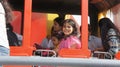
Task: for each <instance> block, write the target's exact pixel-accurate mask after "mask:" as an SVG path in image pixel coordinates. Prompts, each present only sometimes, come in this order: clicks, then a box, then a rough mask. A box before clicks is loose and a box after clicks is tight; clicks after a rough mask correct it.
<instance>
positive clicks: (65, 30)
mask: <svg viewBox="0 0 120 67" xmlns="http://www.w3.org/2000/svg"><path fill="white" fill-rule="evenodd" d="M72 32H73V27H72V26H71V25H70V24H69V23H64V25H63V33H64V34H65V35H70V34H71V33H72Z"/></svg>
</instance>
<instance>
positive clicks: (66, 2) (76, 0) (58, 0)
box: [8, 0, 120, 34]
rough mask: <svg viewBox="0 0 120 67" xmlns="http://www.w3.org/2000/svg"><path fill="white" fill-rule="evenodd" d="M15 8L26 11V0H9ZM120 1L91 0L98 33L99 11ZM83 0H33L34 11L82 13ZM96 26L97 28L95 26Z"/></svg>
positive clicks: (91, 10) (91, 12)
mask: <svg viewBox="0 0 120 67" xmlns="http://www.w3.org/2000/svg"><path fill="white" fill-rule="evenodd" d="M8 1H9V2H10V4H11V6H12V7H13V10H17V11H24V0H19V1H16V0H8ZM119 3H120V0H89V8H88V9H89V10H88V11H89V16H90V23H91V25H92V26H93V28H92V29H94V31H93V34H96V33H97V26H95V25H97V23H96V22H97V21H98V13H100V12H102V11H106V10H108V9H110V8H112V7H113V6H115V5H117V4H119ZM80 10H81V0H33V1H32V11H33V12H41V13H57V14H58V15H59V16H62V17H64V16H65V15H66V14H76V15H80V14H81V11H80ZM95 27H96V28H95Z"/></svg>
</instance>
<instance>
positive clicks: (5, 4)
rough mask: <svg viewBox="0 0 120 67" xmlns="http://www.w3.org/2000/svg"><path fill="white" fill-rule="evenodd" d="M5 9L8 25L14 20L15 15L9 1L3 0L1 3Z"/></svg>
mask: <svg viewBox="0 0 120 67" xmlns="http://www.w3.org/2000/svg"><path fill="white" fill-rule="evenodd" d="M1 3H2V5H3V8H4V9H5V17H6V23H10V22H12V20H13V13H12V9H11V6H10V4H9V3H8V0H2V1H1Z"/></svg>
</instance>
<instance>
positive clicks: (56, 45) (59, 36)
mask: <svg viewBox="0 0 120 67" xmlns="http://www.w3.org/2000/svg"><path fill="white" fill-rule="evenodd" d="M62 38H63V37H62V34H54V35H52V38H51V39H52V42H53V45H54V48H53V50H54V51H55V52H56V53H57V52H58V48H59V44H60V42H61V39H62Z"/></svg>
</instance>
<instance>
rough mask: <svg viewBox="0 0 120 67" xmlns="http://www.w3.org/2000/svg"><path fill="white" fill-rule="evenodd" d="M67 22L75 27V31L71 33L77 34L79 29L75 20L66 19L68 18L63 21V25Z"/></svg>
mask: <svg viewBox="0 0 120 67" xmlns="http://www.w3.org/2000/svg"><path fill="white" fill-rule="evenodd" d="M65 23H68V24H70V25H71V26H72V27H73V32H72V33H71V35H75V36H76V35H77V34H78V31H77V27H76V23H75V21H74V20H72V19H66V20H64V21H63V25H64V24H65Z"/></svg>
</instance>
